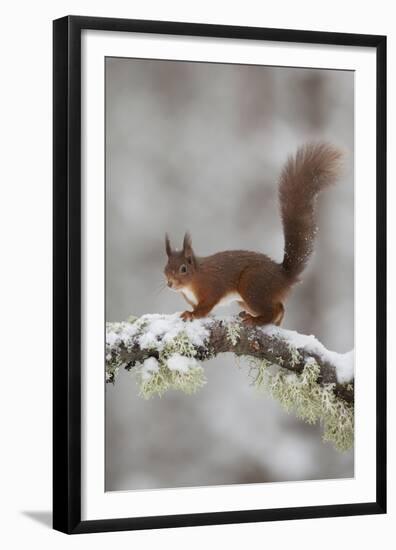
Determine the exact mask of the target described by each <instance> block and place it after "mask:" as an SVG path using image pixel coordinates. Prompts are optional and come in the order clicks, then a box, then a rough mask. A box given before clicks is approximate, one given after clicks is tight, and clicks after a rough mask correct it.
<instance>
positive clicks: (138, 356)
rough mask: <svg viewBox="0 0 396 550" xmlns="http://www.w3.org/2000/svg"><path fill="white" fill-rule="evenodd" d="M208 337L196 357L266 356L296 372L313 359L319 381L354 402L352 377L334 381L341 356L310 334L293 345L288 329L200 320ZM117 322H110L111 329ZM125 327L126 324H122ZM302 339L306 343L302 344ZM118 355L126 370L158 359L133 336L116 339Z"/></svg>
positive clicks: (109, 346)
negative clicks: (233, 331) (234, 330)
mask: <svg viewBox="0 0 396 550" xmlns="http://www.w3.org/2000/svg"><path fill="white" fill-rule="evenodd" d="M203 322H204V323H205V328H206V329H207V331H208V336H207V338H206V339H205V342H204V344H203V345H200V346H195V352H196V354H195V356H194V357H195V359H197V360H198V361H205V360H207V359H210V358H212V357H215V356H216V355H218V354H219V353H226V352H229V353H233V354H234V355H236V356H247V357H253V358H256V359H265V360H266V361H269V362H270V363H273V364H276V365H278V366H280V367H282V368H284V369H287V370H289V371H292V372H295V373H297V374H298V373H301V372H302V370H303V369H304V365H305V364H306V362H307V361H308V360H310V359H311V360H314V361H315V362H316V363H317V364H318V365H319V367H320V375H319V378H318V383H320V384H323V385H326V384H334V392H335V393H336V395H337V396H339V397H341V398H343V399H344V400H345V401H347V402H348V403H353V401H354V383H353V380H351V381H350V382H348V383H346V384H340V383H339V382H338V381H337V367H336V359H337V357H341V356H340V355H339V354H336V353H335V352H329V351H328V350H326V349H325V348H324V346H322V344H320V343H319V342H318V341H317V340H314V341H313V345H312V337H308V336H306V337H304V336H301V335H298V336H299V341H301V342H302V345H301V346H300V345H298V346H295V345H294V343H293V340H292V339H291V337H290V335H291V334H296V333H291V332H290V331H287V330H284V329H280V328H279V327H276V328H275V327H250V326H246V325H244V324H243V323H242V322H240V321H239V320H238V318H235V319H227V320H224V319H220V318H216V317H214V318H212V319H210V320H209V319H206V320H203ZM230 323H231V325H233V324H235V325H234V326H237V330H238V336H237V337H235V338H231V337H230ZM116 325H117V323H109V324H108V327H107V328H108V331H110V327H111V329H112V330H113V329H114V327H115V326H116ZM124 326H125V324H124ZM304 338H305V339H306V343H304ZM112 351H113V350H112V346H111V345H109V344H108V352H107V353H110V355H111V354H112ZM117 357H118V359H119V360H120V362H121V363H122V364H123V365H125V368H126V369H128V370H129V369H131V368H133V367H134V366H135V365H136V364H137V363H142V362H143V361H144V360H145V359H147V358H148V357H155V358H156V359H158V357H159V351H158V350H157V349H146V348H144V349H141V347H140V345H139V339H138V338H135V339H134V338H132V339H131V340H130V341H129V342H128V343H125V342H122V341H121V342H118V344H117Z"/></svg>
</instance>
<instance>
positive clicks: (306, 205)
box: [279, 143, 342, 279]
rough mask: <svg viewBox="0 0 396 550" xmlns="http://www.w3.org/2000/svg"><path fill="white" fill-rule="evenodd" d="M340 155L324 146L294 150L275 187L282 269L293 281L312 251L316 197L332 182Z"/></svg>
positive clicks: (320, 144) (324, 144)
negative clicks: (283, 249)
mask: <svg viewBox="0 0 396 550" xmlns="http://www.w3.org/2000/svg"><path fill="white" fill-rule="evenodd" d="M341 157H342V153H341V151H339V150H338V149H336V148H335V147H333V146H331V145H328V144H326V143H318V144H308V145H304V146H303V147H301V148H300V149H298V151H297V153H296V155H295V156H294V157H290V158H289V159H288V161H287V162H286V165H285V166H284V168H283V170H282V174H281V178H280V183H279V199H280V207H281V214H282V223H283V232H284V237H285V252H284V258H283V264H282V265H283V268H284V270H285V271H286V272H287V274H288V275H289V276H290V277H291V278H293V279H297V278H298V276H299V274H300V273H301V272H302V271H303V270H304V268H305V266H306V264H307V261H308V259H309V257H310V255H311V253H312V251H313V244H314V240H315V234H316V230H317V227H316V221H315V202H316V197H317V194H318V193H319V192H320V191H322V189H325V188H326V187H327V186H329V185H331V184H332V183H334V182H335V180H336V178H337V176H338V174H339V169H340V160H341Z"/></svg>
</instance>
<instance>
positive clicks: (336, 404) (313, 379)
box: [254, 361, 354, 451]
mask: <svg viewBox="0 0 396 550" xmlns="http://www.w3.org/2000/svg"><path fill="white" fill-rule="evenodd" d="M269 366H270V365H268V362H262V361H258V362H257V365H256V379H255V381H254V385H255V386H256V387H257V388H259V389H265V390H267V391H268V392H269V393H270V395H271V396H272V397H273V398H275V399H276V400H278V401H279V403H280V404H281V405H282V407H284V408H285V409H286V411H288V412H290V411H293V412H294V414H295V415H296V416H297V417H298V418H301V419H302V420H304V421H305V422H307V423H308V424H315V423H316V422H318V421H319V422H320V423H321V424H322V425H323V440H324V441H330V442H331V443H333V444H334V446H335V447H336V448H337V449H338V450H341V451H346V450H348V449H350V448H351V447H352V446H353V442H354V426H353V424H354V410H353V406H352V405H350V404H348V403H347V402H346V401H344V400H343V399H341V398H340V397H337V396H336V394H335V393H334V385H333V384H327V385H320V384H319V383H318V382H317V379H318V376H319V373H320V367H319V365H318V364H317V363H316V362H315V361H307V362H306V364H305V366H304V370H303V372H302V373H301V374H296V373H289V372H287V371H286V370H285V369H278V370H276V372H272V371H271V369H269V368H268V367H269Z"/></svg>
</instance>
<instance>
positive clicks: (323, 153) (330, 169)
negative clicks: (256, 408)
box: [165, 144, 341, 325]
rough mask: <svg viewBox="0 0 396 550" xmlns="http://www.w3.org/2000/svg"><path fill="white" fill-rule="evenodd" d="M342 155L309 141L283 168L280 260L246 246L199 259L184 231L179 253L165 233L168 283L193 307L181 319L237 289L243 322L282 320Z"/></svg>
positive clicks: (201, 311) (205, 309)
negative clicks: (318, 205)
mask: <svg viewBox="0 0 396 550" xmlns="http://www.w3.org/2000/svg"><path fill="white" fill-rule="evenodd" d="M340 158H341V154H340V152H339V151H338V150H337V149H335V148H333V147H331V146H330V145H327V144H310V145H306V146H304V147H301V148H300V149H299V150H298V151H297V154H296V155H295V157H291V158H289V160H288V161H287V163H286V165H285V167H284V168H283V171H282V174H281V178H280V184H279V199H280V206H281V215H282V223H283V230H284V235H285V249H284V258H283V262H282V263H280V264H278V263H276V262H274V261H273V260H271V258H269V257H268V256H266V255H265V254H261V253H259V252H249V251H246V250H232V251H225V252H218V253H217V254H213V255H211V256H206V257H197V256H196V255H195V254H194V251H193V249H192V244H191V238H190V236H189V234H188V233H186V235H185V237H184V241H183V249H182V250H181V251H174V250H172V248H171V245H170V242H169V238H168V236H166V240H165V243H166V252H167V255H168V263H167V265H166V267H165V275H166V277H167V280H168V285H169V286H170V287H171V288H173V289H174V290H178V291H181V292H183V290H184V291H185V292H186V295H185V298H186V300H187V301H188V303H189V304H190V305H191V306H193V311H185V312H184V313H182V318H183V319H184V320H191V319H195V318H200V317H205V316H206V315H208V314H209V313H210V311H211V310H212V309H213V308H214V307H215V306H216V305H217V304H218V303H219V302H220V301H221V300H222V299H223V298H224V297H226V296H227V295H229V294H231V293H238V294H239V295H240V297H241V300H239V301H238V303H239V305H240V306H241V307H242V309H243V310H244V311H243V312H242V313H241V316H242V318H243V321H244V322H245V323H247V324H251V325H259V324H267V323H274V324H277V325H279V324H280V323H281V322H282V319H283V316H284V311H285V309H284V302H285V300H286V298H287V295H288V293H289V292H290V290H291V288H292V286H293V284H294V283H295V282H296V281H297V280H298V276H299V275H300V274H301V272H302V271H303V269H304V267H305V265H306V263H307V261H308V258H309V256H310V255H311V253H312V250H313V244H314V239H315V233H316V223H315V201H316V196H317V194H318V193H319V192H320V191H321V190H322V189H324V188H325V187H327V186H328V185H330V184H331V183H333V182H334V181H335V179H336V177H337V174H338V167H339V160H340ZM191 292H192V293H193V294H194V295H195V298H196V299H195V300H194V301H192V300H191Z"/></svg>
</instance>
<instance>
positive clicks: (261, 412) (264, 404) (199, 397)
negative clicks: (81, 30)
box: [106, 58, 354, 490]
mask: <svg viewBox="0 0 396 550" xmlns="http://www.w3.org/2000/svg"><path fill="white" fill-rule="evenodd" d="M311 140H328V141H330V142H331V143H334V144H335V145H338V146H340V147H342V148H344V149H345V151H346V155H347V156H346V161H345V167H344V172H343V176H342V178H341V181H340V182H339V184H338V186H336V187H334V188H332V189H330V190H329V191H327V192H326V193H323V194H322V195H321V197H320V199H319V202H318V222H319V223H318V225H319V234H318V238H317V242H316V250H315V254H314V256H313V257H312V259H311V262H310V264H309V267H308V269H307V270H306V272H305V275H304V278H303V283H302V284H300V285H298V286H296V287H295V290H294V293H293V294H292V296H291V298H290V299H289V301H288V303H287V307H286V316H285V320H284V323H283V326H284V327H286V328H290V329H293V330H297V331H299V332H301V333H305V334H314V335H315V336H316V337H318V338H319V339H320V340H321V341H322V342H323V344H324V345H325V346H326V347H328V348H329V349H332V350H335V351H338V352H345V351H348V350H350V349H351V348H352V347H353V345H354V325H353V310H354V303H353V300H354V233H353V232H354V187H353V181H354V180H353V143H354V75H353V73H352V72H346V71H334V70H321V69H299V68H280V67H262V66H240V65H222V64H208V63H190V62H177V61H156V60H135V59H119V58H107V59H106V318H107V320H108V321H121V320H125V319H127V317H128V316H129V315H137V316H139V315H142V314H144V313H172V312H175V311H182V310H184V309H186V304H185V302H184V301H183V299H182V298H181V297H180V296H179V295H177V294H176V293H173V292H170V291H168V290H166V289H165V290H163V291H161V292H158V289H159V287H160V284H161V283H162V282H163V280H164V278H163V268H164V266H165V263H166V256H165V252H164V233H165V232H166V231H168V232H169V233H170V235H171V239H172V244H173V245H174V246H177V247H180V246H181V242H182V238H183V234H184V232H185V231H186V230H187V229H188V230H189V231H190V232H191V234H192V237H193V246H194V248H195V250H196V252H197V254H198V255H207V254H211V253H213V252H217V251H219V250H225V249H234V248H242V249H250V250H252V249H253V250H258V251H262V252H264V253H266V254H268V255H270V256H271V257H273V258H274V259H276V260H278V261H280V260H281V258H282V249H283V235H282V228H281V223H280V215H279V208H278V199H277V181H278V176H279V173H280V170H281V168H282V165H283V163H284V162H285V160H286V158H287V156H288V155H289V154H290V153H293V152H294V151H295V150H296V148H297V147H298V146H300V145H302V144H303V143H305V142H307V141H311ZM236 311H237V309H236V308H235V309H234V308H233V306H232V307H229V308H223V309H219V310H218V313H220V314H231V313H233V312H236ZM205 370H206V373H207V378H208V384H207V385H206V386H205V387H204V388H203V389H202V390H201V391H200V392H199V393H197V394H196V395H193V396H186V395H184V394H182V393H177V392H171V393H169V394H167V395H164V396H163V397H162V398H153V399H151V400H149V401H145V400H143V399H142V398H141V397H139V396H138V390H137V386H136V384H135V381H134V379H133V376H132V375H131V374H130V373H127V372H121V373H120V375H119V377H118V378H117V381H116V384H115V385H114V386H111V385H108V386H107V387H106V490H128V489H149V488H160V487H179V486H199V485H216V484H223V485H224V484H233V483H255V482H274V481H292V480H308V479H325V478H329V479H331V478H333V479H334V478H343V477H352V476H353V451H350V452H348V453H340V452H338V451H336V450H334V449H333V447H332V446H331V445H329V444H325V443H322V441H321V428H320V427H319V426H309V425H307V424H305V423H304V422H302V421H299V420H298V419H296V418H295V417H294V416H293V415H292V414H290V415H288V414H287V413H285V412H284V411H283V410H282V409H281V408H280V406H279V404H278V403H277V402H274V401H272V400H271V398H269V397H267V396H264V395H258V394H257V393H256V392H255V390H254V389H253V388H252V387H251V386H250V385H249V379H248V366H247V363H244V362H243V361H241V362H240V364H239V366H238V365H237V363H236V360H235V358H234V357H233V356H231V355H224V356H222V357H219V358H217V359H216V360H213V361H210V362H207V363H206V364H205Z"/></svg>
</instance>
